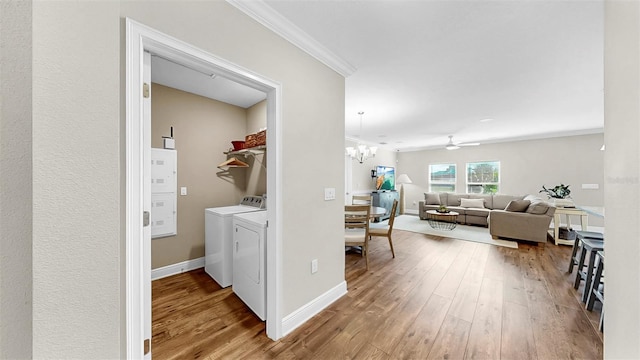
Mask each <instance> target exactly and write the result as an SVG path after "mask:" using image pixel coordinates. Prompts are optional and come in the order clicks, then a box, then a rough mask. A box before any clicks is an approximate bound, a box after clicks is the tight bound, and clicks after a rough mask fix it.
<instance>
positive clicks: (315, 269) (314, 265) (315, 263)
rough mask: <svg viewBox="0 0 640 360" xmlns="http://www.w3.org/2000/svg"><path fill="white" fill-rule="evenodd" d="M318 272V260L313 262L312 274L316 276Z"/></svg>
mask: <svg viewBox="0 0 640 360" xmlns="http://www.w3.org/2000/svg"><path fill="white" fill-rule="evenodd" d="M317 272H318V259H313V260H311V273H312V274H315V273H317Z"/></svg>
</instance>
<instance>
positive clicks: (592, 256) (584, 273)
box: [573, 238, 604, 303]
mask: <svg viewBox="0 0 640 360" xmlns="http://www.w3.org/2000/svg"><path fill="white" fill-rule="evenodd" d="M580 243H581V244H582V250H581V251H580V259H579V260H578V264H577V265H578V271H577V272H576V281H575V283H574V284H573V288H574V289H578V288H579V287H580V281H582V280H584V290H583V291H582V302H583V303H586V302H587V296H589V289H591V280H592V278H593V266H594V264H595V260H596V252H597V251H601V250H604V241H603V240H596V239H591V238H583V239H582V240H581V241H580ZM587 251H589V263H588V264H586V265H587V269H586V270H584V266H585V258H586V257H587Z"/></svg>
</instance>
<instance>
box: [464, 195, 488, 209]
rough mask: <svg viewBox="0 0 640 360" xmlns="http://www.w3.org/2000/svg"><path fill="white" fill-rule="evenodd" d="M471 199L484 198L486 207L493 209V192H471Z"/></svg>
mask: <svg viewBox="0 0 640 360" xmlns="http://www.w3.org/2000/svg"><path fill="white" fill-rule="evenodd" d="M469 199H483V200H484V207H485V208H487V209H493V195H492V194H470V195H469Z"/></svg>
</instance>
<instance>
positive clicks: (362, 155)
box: [347, 111, 378, 164]
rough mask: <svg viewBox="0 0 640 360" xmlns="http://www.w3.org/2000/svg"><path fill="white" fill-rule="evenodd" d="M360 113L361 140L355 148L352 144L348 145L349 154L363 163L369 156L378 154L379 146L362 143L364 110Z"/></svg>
mask: <svg viewBox="0 0 640 360" xmlns="http://www.w3.org/2000/svg"><path fill="white" fill-rule="evenodd" d="M358 115H360V135H359V136H360V141H358V146H357V147H355V148H354V147H352V146H349V147H347V155H349V157H351V158H352V159H356V160H358V162H359V163H360V164H362V163H363V162H364V161H365V160H367V159H368V158H370V157H375V156H376V151H378V147H377V146H367V145H365V144H363V143H362V115H364V111H360V112H359V113H358Z"/></svg>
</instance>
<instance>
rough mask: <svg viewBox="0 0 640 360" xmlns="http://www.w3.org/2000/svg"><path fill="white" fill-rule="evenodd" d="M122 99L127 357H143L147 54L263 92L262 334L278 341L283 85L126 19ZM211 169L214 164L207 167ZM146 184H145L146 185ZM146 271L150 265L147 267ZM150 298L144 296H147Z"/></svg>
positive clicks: (279, 316) (280, 268) (279, 326)
mask: <svg viewBox="0 0 640 360" xmlns="http://www.w3.org/2000/svg"><path fill="white" fill-rule="evenodd" d="M125 22H126V54H125V62H126V64H125V67H126V80H125V81H126V83H125V86H126V95H125V98H126V99H125V102H126V104H125V113H126V114H125V117H126V125H125V132H126V134H125V138H126V139H125V174H126V175H125V177H126V179H125V258H126V260H125V263H126V264H125V267H126V269H125V272H126V274H125V282H126V284H125V286H124V288H125V292H126V294H125V301H126V303H125V317H126V351H127V358H129V359H139V358H143V357H144V354H143V352H144V349H143V343H144V340H145V338H144V324H145V321H151V319H145V315H144V313H145V308H144V307H145V306H144V296H145V293H144V292H145V290H144V289H145V285H150V283H149V284H146V282H145V276H144V274H145V270H146V271H148V272H150V271H151V269H145V268H144V264H143V249H144V245H145V244H144V241H143V223H142V221H143V211H144V210H145V209H148V208H149V207H150V204H144V201H143V190H144V187H145V184H144V181H143V171H142V169H143V168H142V166H143V164H144V163H145V161H147V160H149V159H145V157H144V150H145V146H146V147H149V148H150V147H151V144H150V143H149V144H145V140H144V138H143V135H144V134H143V129H144V121H143V116H142V115H143V95H142V93H143V89H142V83H143V81H142V74H143V53H144V51H149V52H151V53H154V54H158V55H162V56H163V57H165V58H168V59H170V60H172V61H176V62H178V63H181V64H185V65H188V66H189V67H193V68H196V69H202V70H204V71H211V72H214V73H216V74H218V75H220V76H224V77H226V78H228V79H230V80H233V81H235V82H237V83H240V84H243V85H246V86H249V87H252V88H254V89H257V90H260V91H263V92H265V93H266V94H267V129H268V135H269V136H268V137H267V149H268V151H267V168H268V169H269V171H268V172H267V194H268V198H267V219H268V228H267V237H268V238H269V239H270V240H269V241H268V242H267V261H266V265H267V324H266V330H267V331H266V332H267V336H268V337H269V338H271V339H273V340H277V339H279V338H281V337H282V318H283V316H282V312H281V306H280V304H281V303H282V226H281V224H282V216H281V215H282V205H281V204H282V191H281V189H282V186H281V181H280V180H281V179H282V165H281V164H282V161H281V160H282V146H281V144H280V142H279V141H278V139H279V138H280V136H281V134H282V130H281V124H282V103H281V102H282V86H281V84H280V83H278V82H275V81H273V80H270V79H268V78H266V77H264V76H261V75H259V74H256V73H254V72H252V71H251V70H248V69H245V68H243V67H241V66H238V65H236V64H233V63H231V62H229V61H226V60H224V59H221V58H219V57H217V56H215V55H212V54H210V53H208V52H206V51H203V50H201V49H198V48H196V47H194V46H192V45H190V44H187V43H185V42H183V41H181V40H178V39H176V38H173V37H171V36H169V35H166V34H163V33H161V32H159V31H157V30H154V29H152V28H150V27H148V26H145V25H143V24H140V23H138V22H136V21H134V20H132V19H129V18H126V20H125ZM211 166H215V164H211ZM147 186H149V184H147ZM149 267H150V266H149ZM148 282H150V280H148ZM147 295H149V294H147Z"/></svg>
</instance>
